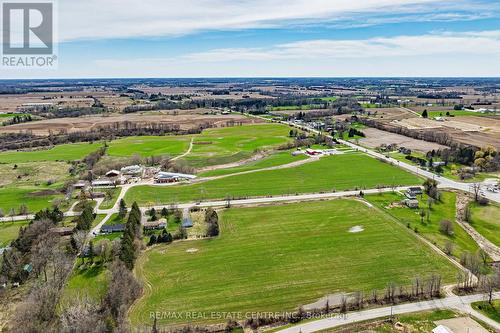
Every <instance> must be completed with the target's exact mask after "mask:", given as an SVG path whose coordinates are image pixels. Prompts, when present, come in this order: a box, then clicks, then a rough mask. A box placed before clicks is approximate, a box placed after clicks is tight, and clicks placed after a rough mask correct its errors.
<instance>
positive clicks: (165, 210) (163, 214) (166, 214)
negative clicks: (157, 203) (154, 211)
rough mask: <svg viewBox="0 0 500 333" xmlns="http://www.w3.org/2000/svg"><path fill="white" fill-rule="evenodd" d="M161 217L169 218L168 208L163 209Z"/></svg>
mask: <svg viewBox="0 0 500 333" xmlns="http://www.w3.org/2000/svg"><path fill="white" fill-rule="evenodd" d="M161 216H162V217H165V218H166V217H168V209H167V208H166V207H163V208H162V210H161Z"/></svg>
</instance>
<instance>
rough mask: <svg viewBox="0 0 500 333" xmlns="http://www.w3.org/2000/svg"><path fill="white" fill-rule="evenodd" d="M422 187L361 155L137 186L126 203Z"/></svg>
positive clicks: (404, 174)
mask: <svg viewBox="0 0 500 333" xmlns="http://www.w3.org/2000/svg"><path fill="white" fill-rule="evenodd" d="M419 183H421V180H420V178H418V177H416V176H414V175H412V174H410V173H407V172H406V171H403V170H401V169H399V168H397V167H394V166H391V165H389V164H386V163H383V162H380V161H377V160H376V159H373V158H371V157H368V156H366V155H363V154H361V153H358V154H345V155H336V156H330V157H324V158H321V159H320V160H319V161H317V162H312V163H307V164H303V165H301V166H298V167H293V168H285V169H279V170H269V171H258V172H254V173H251V174H244V175H235V176H231V177H226V178H222V179H216V180H212V181H207V182H203V183H197V184H191V185H176V186H164V187H158V186H136V187H133V188H131V189H130V190H129V191H128V192H127V194H126V196H125V200H126V202H127V204H128V205H130V204H132V202H134V201H137V203H138V204H139V205H142V206H144V205H148V204H153V205H154V204H158V205H159V204H169V203H173V202H187V201H196V200H206V199H224V198H226V197H231V198H243V197H256V196H268V195H284V194H295V193H313V192H322V191H333V190H336V191H341V190H348V189H356V188H374V187H376V186H379V185H380V186H382V185H387V186H391V185H410V184H419Z"/></svg>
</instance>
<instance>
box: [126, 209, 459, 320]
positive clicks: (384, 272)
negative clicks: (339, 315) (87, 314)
mask: <svg viewBox="0 0 500 333" xmlns="http://www.w3.org/2000/svg"><path fill="white" fill-rule="evenodd" d="M219 215H220V224H221V235H220V236H219V237H217V238H216V239H211V240H197V241H190V242H176V243H173V244H171V245H160V246H156V247H154V248H152V249H150V250H148V251H146V252H145V253H144V254H143V255H142V256H141V257H140V259H139V261H138V263H137V265H136V267H137V268H136V273H137V274H138V275H139V276H140V277H142V278H143V279H145V280H146V283H145V286H146V287H145V295H144V297H143V298H141V299H140V300H139V301H138V302H137V303H136V306H135V307H133V308H132V309H131V313H130V314H131V316H130V317H131V320H132V323H133V324H134V325H139V324H151V323H150V317H149V313H150V311H176V312H180V313H184V312H186V311H189V312H201V313H208V314H209V313H210V312H212V311H235V312H242V313H245V312H248V311H286V310H293V309H296V308H297V307H298V306H299V305H304V304H308V303H311V302H314V301H316V300H317V299H319V298H320V297H322V296H324V295H326V294H330V293H338V292H350V291H358V290H363V291H366V292H368V291H370V290H373V289H379V290H382V289H384V287H385V286H386V285H387V283H389V282H391V281H394V282H397V283H400V284H410V282H411V279H412V278H414V277H415V276H416V275H422V276H427V275H429V274H431V273H439V274H441V275H442V277H443V280H444V281H445V282H450V281H454V279H455V276H456V273H457V271H456V268H455V267H454V266H453V265H451V263H449V262H448V261H447V260H446V259H444V258H443V257H441V256H439V255H437V254H436V253H434V252H433V251H432V250H431V249H429V248H428V247H427V246H426V245H425V244H424V243H422V242H421V241H419V240H418V239H417V238H415V237H414V235H413V234H412V233H411V232H410V231H408V230H407V229H406V228H404V227H402V226H401V225H399V224H397V223H395V222H394V221H392V220H390V218H389V217H388V216H387V215H385V214H383V213H381V212H379V211H378V210H376V209H374V208H369V207H368V206H367V205H365V204H363V203H361V202H359V201H355V200H333V201H322V202H308V203H297V204H288V205H281V206H266V207H257V208H237V209H235V208H231V209H229V210H226V211H224V212H221V213H220V214H219ZM354 226H362V227H363V228H364V231H362V232H359V233H350V232H349V229H350V228H352V227H354ZM192 248H195V249H197V250H198V251H197V252H194V253H187V252H186V251H187V250H188V249H192ZM381 267H383V269H381ZM167 320H168V319H163V320H159V323H161V324H172V323H175V322H182V321H184V322H191V323H194V322H196V320H186V319H182V318H181V319H173V320H172V321H167Z"/></svg>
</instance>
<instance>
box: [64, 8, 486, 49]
mask: <svg viewBox="0 0 500 333" xmlns="http://www.w3.org/2000/svg"><path fill="white" fill-rule="evenodd" d="M470 1H476V0H467V1H459V2H458V3H460V4H462V6H464V7H463V8H466V9H467V10H472V9H471V8H475V7H474V6H472V7H471V5H470V4H469V2H470ZM447 6H451V8H452V9H454V10H455V9H456V8H462V7H460V6H459V5H457V1H451V0H363V1H360V0H359V1H356V0H188V1H186V0H182V1H181V0H168V1H165V0H148V1H137V0H133V1H132V0H106V1H102V0H86V1H71V0H70V1H60V3H59V22H60V28H59V38H60V40H61V41H72V40H79V39H110V38H134V37H138V38H140V37H146V36H148V37H149V36H150V37H159V36H180V35H185V34H190V33H195V32H200V31H210V30H234V29H247V28H269V27H283V26H288V25H293V24H301V23H303V24H318V23H320V22H323V21H324V22H331V21H338V20H339V19H347V20H349V18H350V17H358V16H359V15H365V14H366V15H368V14H373V15H386V14H394V13H396V14H398V13H409V14H412V13H413V14H423V11H424V12H428V13H431V14H429V15H427V18H426V19H428V20H432V19H433V16H434V18H435V19H439V20H448V19H451V20H456V19H458V16H462V17H463V16H464V15H468V17H469V18H471V17H474V15H476V14H470V13H469V14H466V13H449V14H446V13H435V14H432V13H434V12H435V11H438V10H442V9H443V8H447ZM491 6H495V5H494V4H492V5H491ZM469 7H471V8H469ZM483 12H484V11H483ZM479 15H480V14H479ZM385 19H386V20H389V21H391V20H397V18H390V17H389V18H385ZM415 19H417V18H415ZM383 21H384V18H372V19H371V23H370V22H367V23H368V24H377V23H378V22H383ZM348 24H352V22H350V23H348Z"/></svg>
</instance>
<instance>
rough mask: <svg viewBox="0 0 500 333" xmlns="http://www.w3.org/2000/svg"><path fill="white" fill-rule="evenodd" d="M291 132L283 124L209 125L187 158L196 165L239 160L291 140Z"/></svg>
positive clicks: (191, 163)
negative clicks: (212, 126)
mask: <svg viewBox="0 0 500 333" xmlns="http://www.w3.org/2000/svg"><path fill="white" fill-rule="evenodd" d="M289 132H290V128H289V127H288V126H285V125H280V124H257V125H245V126H235V127H225V128H209V129H206V130H204V131H203V132H202V133H201V134H199V135H196V136H195V137H194V145H193V149H192V151H191V153H190V154H189V155H187V156H186V157H184V159H185V160H186V161H187V162H188V164H189V165H191V166H193V167H197V168H199V167H203V166H209V165H218V164H226V163H232V162H236V161H239V160H243V159H245V158H249V157H251V156H252V155H253V154H254V153H255V151H257V150H259V149H268V148H271V147H276V146H279V145H280V144H283V143H286V142H288V141H290V140H292V139H291V138H289V136H288V135H289Z"/></svg>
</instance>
